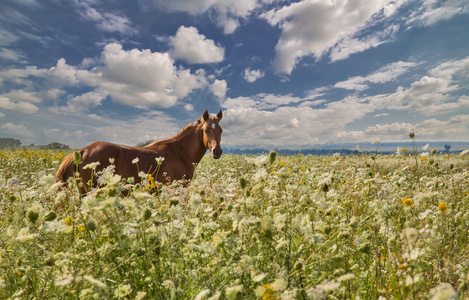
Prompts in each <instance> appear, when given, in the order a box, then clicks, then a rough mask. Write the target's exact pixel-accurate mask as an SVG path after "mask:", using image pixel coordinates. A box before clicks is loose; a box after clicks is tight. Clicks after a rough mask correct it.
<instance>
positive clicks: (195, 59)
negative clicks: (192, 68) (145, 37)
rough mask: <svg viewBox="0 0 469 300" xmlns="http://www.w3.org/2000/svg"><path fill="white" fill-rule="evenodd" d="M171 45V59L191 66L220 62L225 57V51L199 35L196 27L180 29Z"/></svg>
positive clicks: (170, 39) (170, 40)
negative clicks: (179, 60) (185, 62)
mask: <svg viewBox="0 0 469 300" xmlns="http://www.w3.org/2000/svg"><path fill="white" fill-rule="evenodd" d="M169 44H170V45H171V47H172V49H171V50H170V54H171V57H173V58H175V59H183V60H185V61H187V62H188V63H191V64H203V63H215V62H220V61H223V59H224V57H225V49H224V48H223V47H218V46H217V45H215V43H214V42H213V40H209V39H207V38H206V37H205V35H203V34H199V32H198V30H197V28H195V27H184V26H181V27H179V29H178V31H177V33H176V35H175V36H174V37H170V38H169Z"/></svg>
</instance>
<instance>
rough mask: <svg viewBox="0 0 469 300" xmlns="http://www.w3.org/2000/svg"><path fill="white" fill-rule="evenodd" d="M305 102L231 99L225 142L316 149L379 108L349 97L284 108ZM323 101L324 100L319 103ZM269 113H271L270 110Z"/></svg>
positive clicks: (282, 98)
mask: <svg viewBox="0 0 469 300" xmlns="http://www.w3.org/2000/svg"><path fill="white" fill-rule="evenodd" d="M303 100H306V99H304V98H299V97H293V96H288V95H287V96H285V95H284V96H281V95H280V96H279V95H262V94H260V95H257V96H256V97H239V98H235V99H231V98H229V99H227V101H226V102H224V103H223V104H222V106H223V107H225V108H227V110H226V113H225V116H226V118H224V119H223V128H224V130H225V131H224V136H225V137H224V139H225V141H226V142H228V143H230V144H241V145H249V144H251V145H256V146H258V145H273V144H275V145H278V146H285V147H287V146H289V145H312V144H315V143H317V142H320V141H321V142H325V141H327V140H328V139H330V137H331V136H335V135H337V134H339V133H340V132H342V131H344V128H345V126H346V125H347V124H349V123H352V122H354V121H356V120H359V119H361V118H363V117H364V116H366V115H367V114H369V113H371V112H373V111H374V110H375V109H376V105H374V104H373V103H368V102H363V101H361V100H360V99H358V98H353V97H348V98H345V99H342V100H340V101H336V102H332V103H328V104H324V103H323V102H322V101H321V104H324V105H323V107H321V108H316V106H317V105H318V104H319V103H315V102H311V101H304V102H302V103H301V105H299V106H297V107H294V106H281V105H282V104H289V103H295V102H301V101H303ZM318 101H320V100H318ZM267 109H269V110H267Z"/></svg>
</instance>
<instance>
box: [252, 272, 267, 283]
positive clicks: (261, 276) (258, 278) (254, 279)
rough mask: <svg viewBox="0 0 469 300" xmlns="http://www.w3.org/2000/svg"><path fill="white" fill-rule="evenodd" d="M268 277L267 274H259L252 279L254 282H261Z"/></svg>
mask: <svg viewBox="0 0 469 300" xmlns="http://www.w3.org/2000/svg"><path fill="white" fill-rule="evenodd" d="M266 277H267V274H265V273H261V274H257V275H255V276H253V277H252V281H254V282H261V281H262V280H263V279H264V278H266Z"/></svg>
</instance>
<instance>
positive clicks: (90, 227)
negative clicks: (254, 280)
mask: <svg viewBox="0 0 469 300" xmlns="http://www.w3.org/2000/svg"><path fill="white" fill-rule="evenodd" d="M86 228H88V230H89V231H95V230H96V223H95V222H94V221H88V223H86Z"/></svg>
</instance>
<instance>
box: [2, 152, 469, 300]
mask: <svg viewBox="0 0 469 300" xmlns="http://www.w3.org/2000/svg"><path fill="white" fill-rule="evenodd" d="M64 156H65V153H63V152H47V151H19V150H17V151H3V152H0V270H1V272H0V299H199V300H200V299H265V300H267V299H269V300H270V299H465V297H468V296H469V290H468V288H469V278H468V272H469V235H468V233H469V154H468V153H467V152H463V153H462V154H451V155H448V154H435V153H434V152H433V153H420V154H418V155H417V154H416V155H410V154H408V153H400V155H397V154H395V155H377V154H374V155H372V154H361V155H350V156H340V155H333V156H310V155H308V156H303V155H301V154H300V155H298V156H280V155H277V156H276V155H275V153H273V152H272V153H271V154H270V155H264V156H248V155H243V156H241V155H223V156H222V157H221V158H220V159H219V160H213V159H212V158H210V157H209V156H206V157H205V158H204V159H203V160H202V161H201V163H200V164H199V165H198V166H197V169H196V173H195V178H194V179H193V181H192V182H191V184H190V185H189V186H188V187H187V188H185V187H183V185H182V184H180V183H174V184H172V185H168V186H161V185H159V184H158V183H156V184H155V182H153V181H152V178H153V177H152V176H148V175H147V174H141V176H142V178H143V179H144V181H143V183H142V184H136V185H135V184H133V183H132V180H126V179H122V178H120V176H117V175H115V174H114V173H113V171H112V168H110V169H109V170H106V171H105V172H104V173H103V174H98V175H99V176H100V180H99V181H100V182H101V183H102V187H101V188H99V189H95V190H93V191H91V192H90V193H89V194H88V195H87V196H84V197H80V196H79V194H78V193H77V189H76V186H75V185H74V182H70V183H71V184H70V189H62V188H61V187H60V185H58V184H54V174H55V172H56V170H57V169H58V167H59V163H60V161H61V160H62V159H63V158H64ZM275 156H276V157H275ZM163 163H164V161H163ZM155 177H156V176H155ZM123 189H130V190H131V192H130V193H128V194H127V195H126V196H123V195H122V194H121V193H120V191H122V190H123ZM155 189H158V190H159V192H158V193H149V191H154V190H155Z"/></svg>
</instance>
